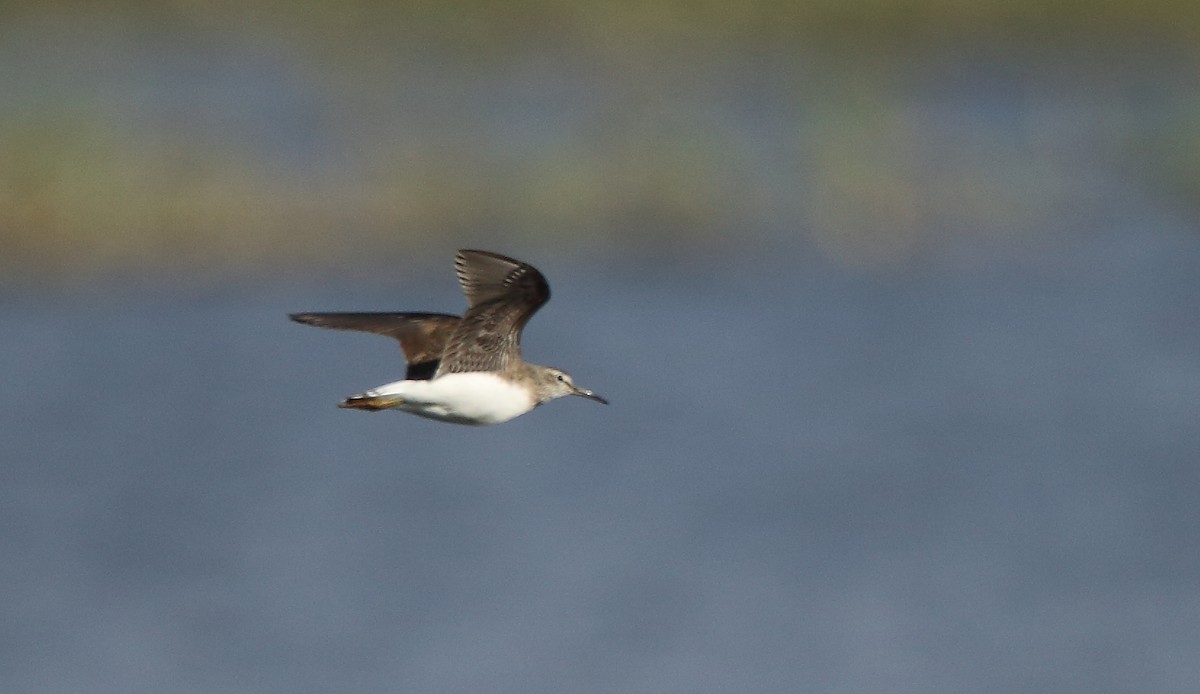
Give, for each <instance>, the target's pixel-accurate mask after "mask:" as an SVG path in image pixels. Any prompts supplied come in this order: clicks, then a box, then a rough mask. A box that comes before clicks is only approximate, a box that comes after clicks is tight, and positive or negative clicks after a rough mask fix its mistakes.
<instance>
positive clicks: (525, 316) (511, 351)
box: [437, 250, 550, 375]
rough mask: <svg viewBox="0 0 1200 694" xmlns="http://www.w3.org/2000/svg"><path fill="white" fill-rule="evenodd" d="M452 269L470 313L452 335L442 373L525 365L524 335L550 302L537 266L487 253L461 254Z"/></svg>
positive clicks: (440, 367) (501, 368)
mask: <svg viewBox="0 0 1200 694" xmlns="http://www.w3.org/2000/svg"><path fill="white" fill-rule="evenodd" d="M454 268H455V270H456V271H457V273H458V281H459V283H461V284H462V288H463V293H464V294H466V295H467V305H468V308H467V312H466V313H465V314H464V315H463V317H462V320H461V321H460V322H459V324H458V326H457V327H455V329H454V332H453V333H452V334H451V335H450V339H449V341H448V342H447V343H446V349H445V351H444V352H443V354H442V363H441V365H440V366H439V367H438V371H437V373H438V375H441V374H444V373H461V372H467V371H501V370H504V369H505V368H507V367H509V366H510V365H513V364H516V363H519V362H520V361H521V331H522V330H523V329H524V328H525V324H526V323H528V322H529V318H530V317H531V316H532V315H533V314H534V313H535V312H536V311H537V310H538V309H539V308H540V307H541V306H542V304H544V303H546V302H547V301H549V300H550V286H549V285H547V284H546V278H545V277H543V276H542V273H540V272H538V271H537V268H535V267H533V266H532V265H529V264H527V263H522V262H521V261H519V260H515V259H513V258H509V257H507V256H503V255H499V254H497V253H488V252H487V251H472V250H463V251H459V252H458V255H457V256H456V257H455V259H454Z"/></svg>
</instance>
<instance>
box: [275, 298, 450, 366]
mask: <svg viewBox="0 0 1200 694" xmlns="http://www.w3.org/2000/svg"><path fill="white" fill-rule="evenodd" d="M289 317H290V318H291V319H292V320H294V321H296V322H297V323H304V324H305V325H315V326H316V327H318V328H332V329H334V330H358V331H361V332H367V333H375V334H376V335H384V336H386V337H392V338H395V339H397V340H399V341H400V348H401V349H402V350H404V359H405V361H407V362H408V369H407V371H406V372H405V375H404V377H405V378H406V379H408V380H414V381H415V380H428V379H430V378H433V375H434V373H436V372H437V369H438V365H439V364H440V362H441V359H442V352H443V351H445V347H446V343H447V342H448V341H449V339H450V336H451V335H452V334H453V333H454V330H455V328H456V327H458V323H459V321H460V320H461V319H460V318H459V317H458V316H451V315H449V314H445V313H293V314H291V315H290V316H289Z"/></svg>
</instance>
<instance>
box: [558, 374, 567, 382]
mask: <svg viewBox="0 0 1200 694" xmlns="http://www.w3.org/2000/svg"><path fill="white" fill-rule="evenodd" d="M558 380H560V381H566V380H567V379H565V378H563V375H562V374H559V375H558Z"/></svg>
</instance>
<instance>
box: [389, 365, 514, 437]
mask: <svg viewBox="0 0 1200 694" xmlns="http://www.w3.org/2000/svg"><path fill="white" fill-rule="evenodd" d="M367 395H395V396H399V397H401V398H402V399H403V400H402V402H400V403H398V404H397V405H396V409H399V410H404V411H405V412H411V413H413V414H416V415H420V416H422V417H429V418H430V419H440V420H443V421H448V422H456V423H459V424H499V423H500V422H507V421H508V420H510V419H512V418H513V417H517V416H519V415H523V414H525V413H526V412H528V411H530V410H532V409H533V407H534V405H536V404H537V403H536V402H535V401H534V399H533V395H532V394H530V393H529V391H527V390H525V389H523V388H519V387H517V386H516V385H514V384H513V383H512V382H511V381H509V380H507V379H504V378H501V377H500V376H497V375H496V374H494V373H490V372H473V373H457V374H446V375H444V376H439V377H438V378H435V379H433V380H431V381H396V382H395V383H389V384H387V385H383V386H379V387H378V388H374V389H372V390H371V391H369V392H368V393H367Z"/></svg>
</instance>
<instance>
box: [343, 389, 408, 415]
mask: <svg viewBox="0 0 1200 694" xmlns="http://www.w3.org/2000/svg"><path fill="white" fill-rule="evenodd" d="M403 402H404V399H403V398H401V397H399V396H396V395H373V394H371V393H359V394H358V395H351V396H350V397H348V398H346V399H345V400H343V401H342V402H341V403H340V404H338V407H343V408H346V409H350V410H366V411H367V412H379V411H380V410H390V409H392V408H393V407H396V406H397V405H400V404H402V403H403Z"/></svg>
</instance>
